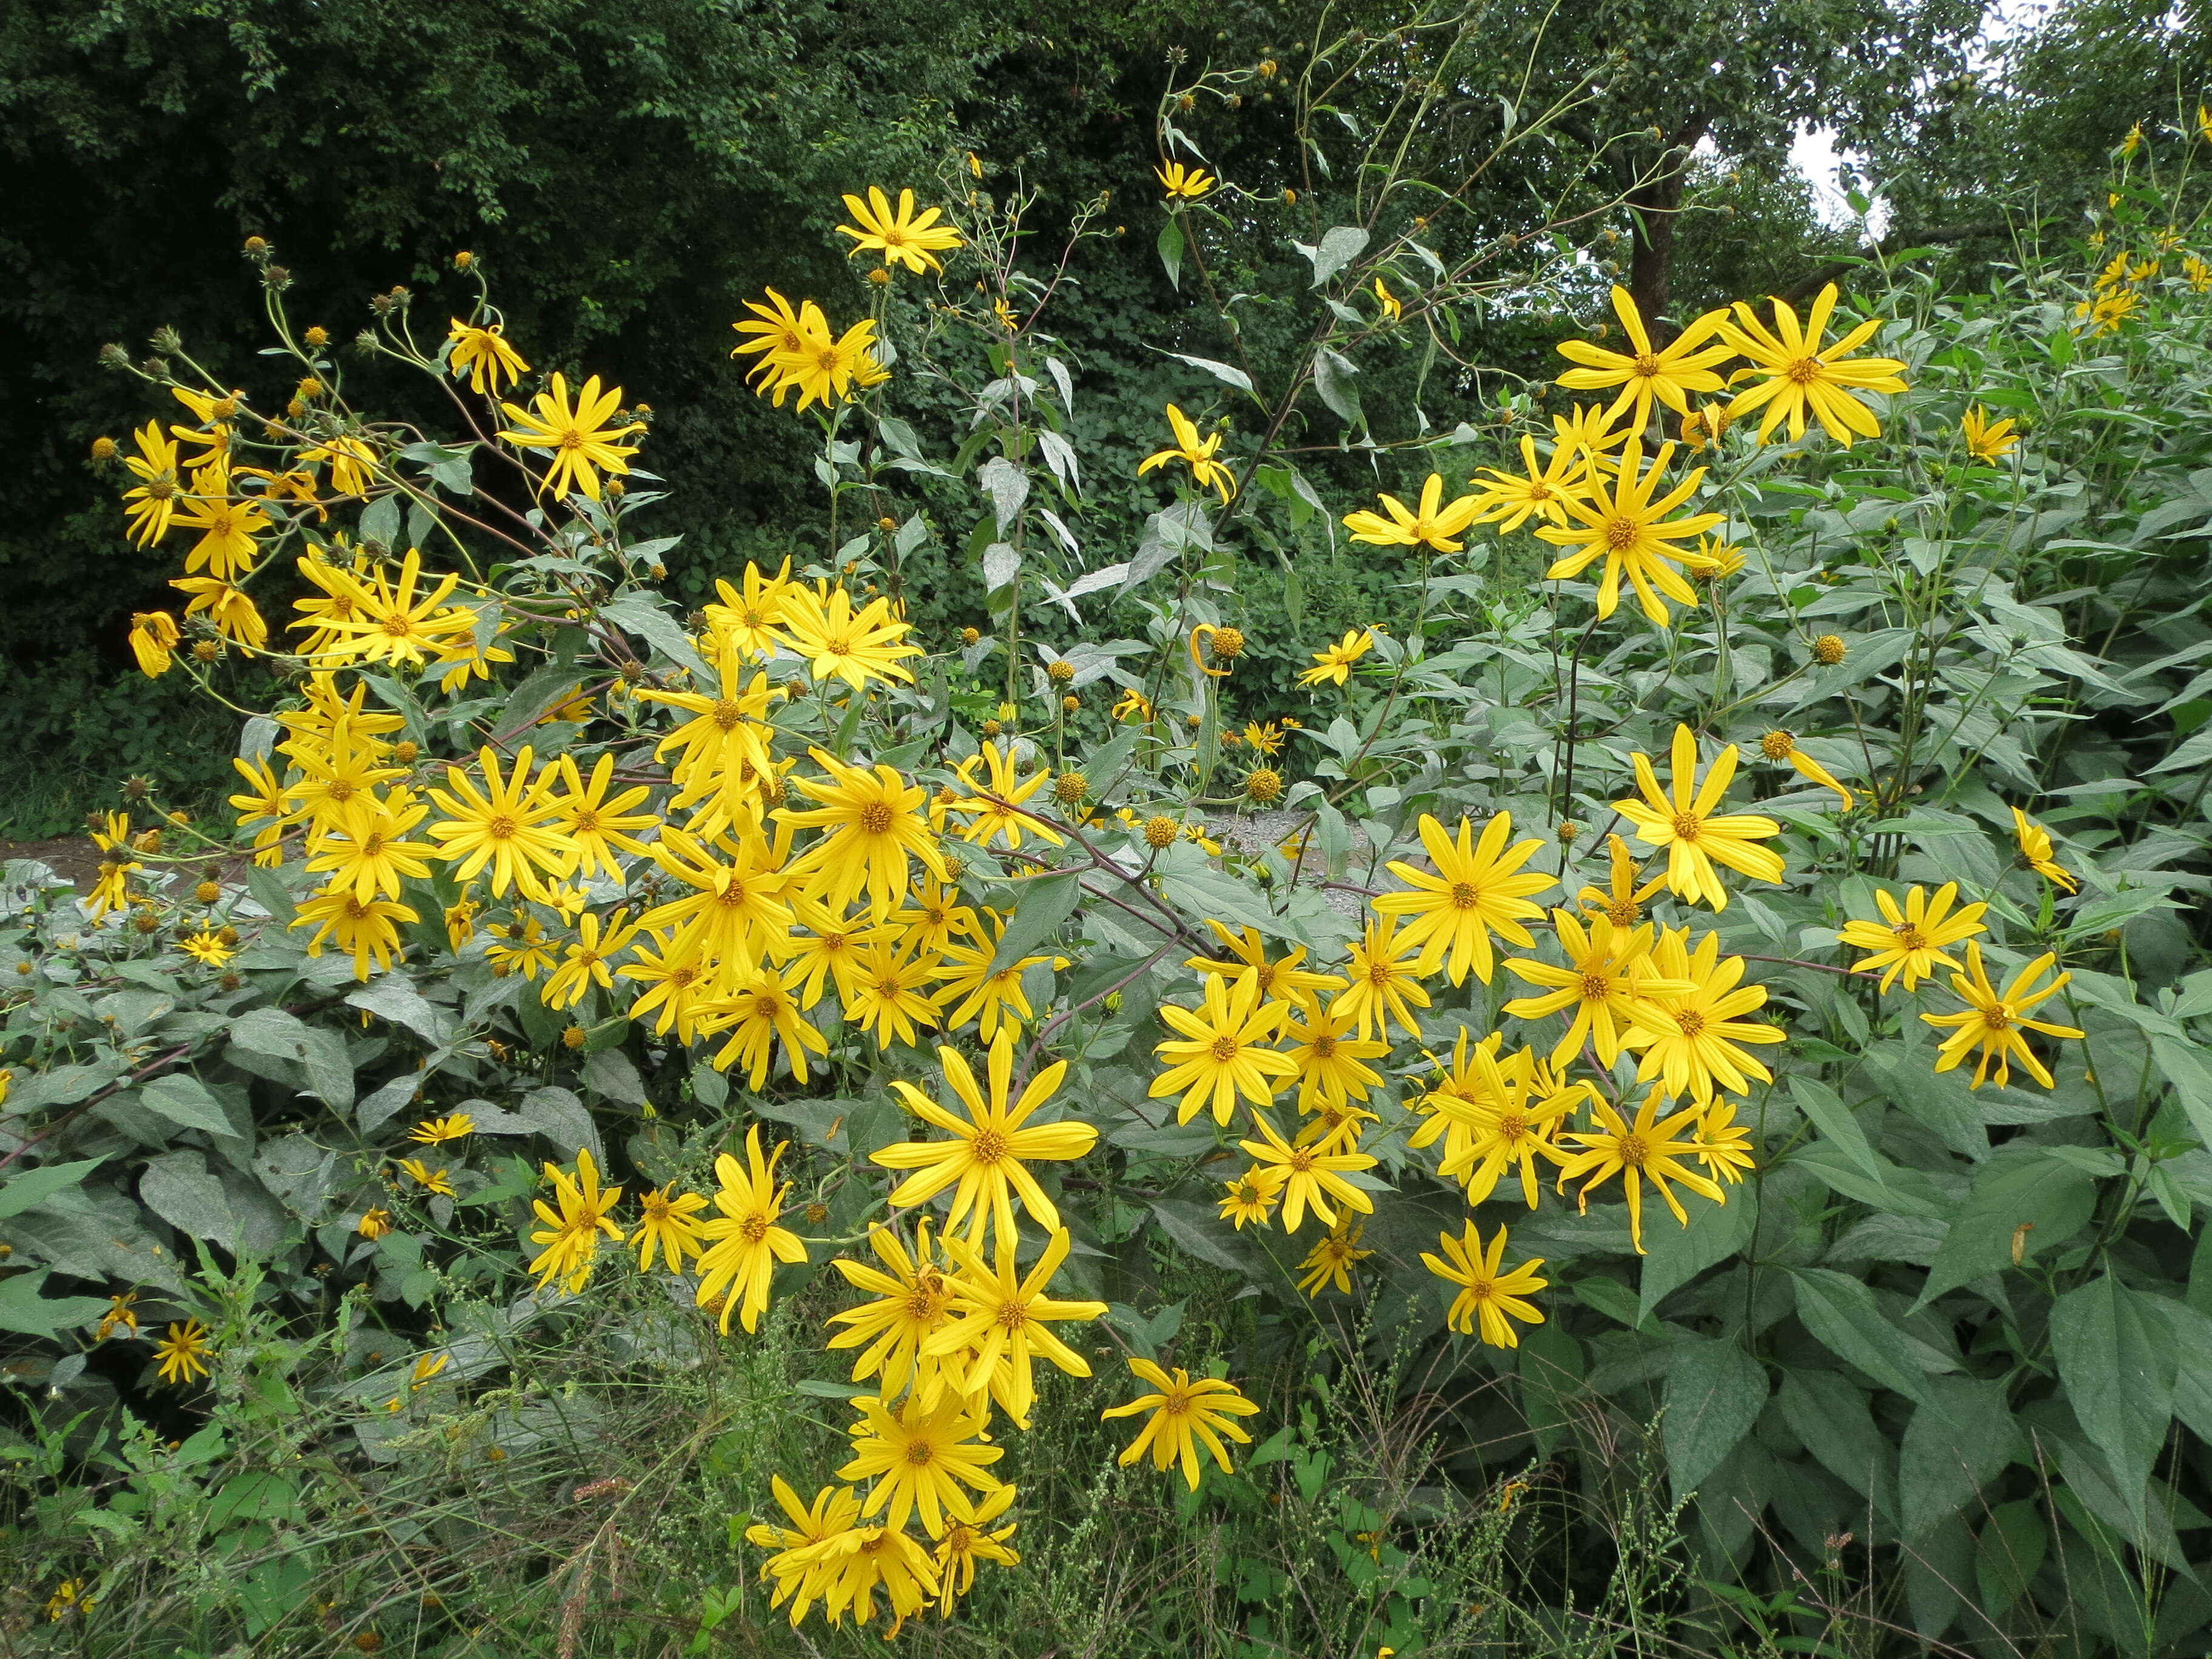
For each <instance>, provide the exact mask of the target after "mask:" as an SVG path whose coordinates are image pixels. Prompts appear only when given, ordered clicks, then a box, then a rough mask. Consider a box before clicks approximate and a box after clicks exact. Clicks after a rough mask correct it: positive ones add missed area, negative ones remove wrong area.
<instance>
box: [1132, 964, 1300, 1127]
mask: <svg viewBox="0 0 2212 1659" xmlns="http://www.w3.org/2000/svg"><path fill="white" fill-rule="evenodd" d="M1288 1012H1290V1010H1289V1008H1288V1006H1286V1005H1285V1004H1283V1003H1279V1002H1265V1001H1262V1000H1261V996H1260V975H1259V974H1258V973H1257V972H1256V971H1255V970H1254V969H1249V968H1248V969H1245V970H1244V971H1243V972H1242V973H1240V974H1238V975H1237V980H1236V984H1235V986H1234V987H1231V985H1230V983H1229V981H1228V979H1227V977H1226V976H1225V975H1212V976H1209V977H1208V978H1207V980H1206V992H1205V996H1204V999H1203V1000H1201V1001H1200V1004H1199V1006H1197V1007H1196V1008H1184V1007H1180V1006H1176V1004H1174V1003H1167V1004H1164V1005H1163V1006H1162V1007H1161V1009H1160V1018H1162V1019H1164V1020H1165V1021H1166V1022H1167V1023H1168V1024H1169V1025H1170V1027H1172V1028H1173V1029H1174V1030H1177V1031H1180V1032H1181V1033H1182V1037H1180V1038H1176V1037H1170V1038H1168V1039H1166V1040H1165V1041H1164V1042H1160V1043H1158V1044H1156V1045H1155V1046H1154V1048H1153V1049H1152V1052H1153V1053H1154V1054H1157V1055H1158V1056H1159V1058H1160V1059H1161V1060H1163V1061H1164V1062H1165V1063H1166V1066H1167V1069H1166V1070H1164V1071H1163V1072H1162V1073H1160V1074H1159V1075H1158V1077H1156V1078H1154V1079H1152V1087H1151V1089H1150V1091H1148V1092H1149V1093H1150V1094H1151V1096H1152V1098H1154V1099H1156V1100H1157V1099H1158V1098H1159V1097H1162V1096H1164V1095H1173V1094H1180V1095H1182V1101H1181V1102H1180V1103H1178V1105H1177V1107H1176V1121H1177V1122H1180V1123H1188V1122H1189V1121H1191V1119H1192V1118H1194V1117H1195V1116H1197V1115H1198V1113H1199V1109H1200V1108H1201V1107H1210V1108H1211V1109H1212V1113H1213V1121H1215V1122H1217V1123H1221V1124H1226V1123H1227V1122H1228V1121H1229V1119H1230V1115H1231V1113H1233V1112H1234V1111H1235V1110H1236V1109H1237V1100H1238V1099H1239V1097H1242V1098H1243V1099H1244V1100H1247V1101H1249V1102H1250V1103H1252V1104H1253V1105H1254V1106H1255V1107H1259V1106H1265V1105H1267V1104H1270V1103H1273V1100H1274V1098H1275V1091H1277V1090H1278V1089H1279V1088H1281V1087H1282V1086H1283V1084H1284V1083H1285V1081H1287V1080H1288V1079H1290V1078H1291V1076H1293V1075H1294V1074H1295V1073H1296V1072H1297V1066H1296V1065H1295V1063H1294V1062H1293V1061H1292V1060H1291V1058H1290V1056H1288V1055H1287V1054H1278V1053H1276V1052H1275V1051H1274V1050H1273V1049H1272V1048H1267V1047H1265V1046H1264V1045H1265V1044H1267V1042H1269V1041H1270V1040H1271V1039H1273V1036H1274V1035H1275V1032H1276V1030H1278V1029H1279V1027H1280V1025H1281V1024H1282V1022H1283V1018H1284V1017H1285V1015H1286V1014H1287V1013H1288Z"/></svg>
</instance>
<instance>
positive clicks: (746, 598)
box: [704, 290, 801, 657]
mask: <svg viewBox="0 0 2212 1659" xmlns="http://www.w3.org/2000/svg"><path fill="white" fill-rule="evenodd" d="M771 292H773V290H771ZM738 326H739V327H740V328H742V327H744V325H743V324H742V323H740V324H739V325H738ZM800 586H801V584H799V583H797V582H794V581H793V580H791V559H790V556H788V555H786V556H785V557H784V561H783V567H782V568H781V569H780V570H778V571H777V572H776V573H775V574H774V575H773V576H769V575H765V574H763V573H762V570H761V568H760V566H759V565H757V564H755V563H753V562H750V561H748V562H747V563H746V565H745V585H744V592H739V591H738V589H737V588H735V587H733V586H731V585H730V582H729V580H728V579H727V578H726V577H720V576H718V577H716V578H715V579H714V591H715V592H717V593H718V594H720V596H721V603H720V604H719V605H708V606H707V607H706V610H705V612H704V614H705V616H706V618H707V626H708V628H710V629H713V630H714V632H715V633H716V634H719V635H723V636H725V637H726V638H728V639H732V640H734V641H737V644H738V649H740V650H742V651H744V652H746V653H750V655H753V656H757V657H765V656H767V655H769V653H772V652H774V651H775V650H776V649H777V648H778V647H781V646H782V645H783V644H784V643H785V641H784V636H783V633H782V628H783V620H784V615H785V612H786V611H787V609H788V608H789V606H790V605H791V602H792V600H793V599H794V598H795V597H796V596H797V595H798V593H799V588H800Z"/></svg>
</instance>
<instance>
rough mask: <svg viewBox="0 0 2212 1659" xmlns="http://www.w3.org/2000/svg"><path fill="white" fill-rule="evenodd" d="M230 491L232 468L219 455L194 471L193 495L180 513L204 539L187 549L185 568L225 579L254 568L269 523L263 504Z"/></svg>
mask: <svg viewBox="0 0 2212 1659" xmlns="http://www.w3.org/2000/svg"><path fill="white" fill-rule="evenodd" d="M229 491H230V477H229V473H228V471H227V470H226V468H225V467H224V465H223V464H222V462H221V461H220V460H217V461H216V463H215V464H214V465H210V466H204V467H201V468H199V469H197V471H194V472H193V474H192V489H191V494H190V495H187V496H185V498H184V501H183V504H182V505H181V506H179V507H178V509H177V513H176V522H177V523H178V524H179V525H180V526H183V527H184V528H185V529H187V530H197V531H198V532H200V538H199V540H197V541H196V542H194V543H193V544H191V548H190V549H189V550H187V551H186V552H185V570H186V571H187V572H192V571H199V570H204V571H206V572H207V574H209V575H210V576H212V577H214V578H215V579H216V580H218V581H225V582H227V581H230V580H234V578H238V577H242V576H245V575H246V574H249V573H250V572H251V571H252V568H253V562H254V560H255V559H256V558H257V557H258V556H259V553H260V543H259V542H258V541H257V540H256V539H255V538H257V537H258V536H259V535H260V533H261V532H263V531H264V530H266V529H268V528H269V527H270V518H269V515H268V514H267V513H264V512H263V511H262V510H261V507H260V506H259V505H258V503H256V502H254V501H247V500H245V499H243V498H234V497H232V496H231V495H230V493H229Z"/></svg>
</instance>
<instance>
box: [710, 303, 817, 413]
mask: <svg viewBox="0 0 2212 1659" xmlns="http://www.w3.org/2000/svg"><path fill="white" fill-rule="evenodd" d="M767 295H768V301H769V302H768V304H766V305H762V304H761V303H760V302H759V301H755V300H747V301H745V302H744V307H745V309H746V310H747V311H750V312H751V313H753V314H752V316H751V317H750V318H747V319H743V320H740V321H738V322H734V323H732V324H731V325H730V326H731V327H732V328H733V329H735V330H736V331H738V333H740V334H744V335H748V336H750V338H747V339H743V340H740V341H738V343H737V344H736V345H734V346H732V347H731V348H730V356H732V357H735V356H740V355H742V354H749V353H759V354H760V361H759V362H757V363H754V364H753V365H752V366H751V367H750V368H747V369H746V370H745V379H746V380H749V381H755V382H757V383H758V384H757V386H756V388H755V389H756V390H757V392H759V393H760V395H761V396H763V397H767V396H769V394H770V393H774V394H775V406H776V407H777V408H778V409H781V408H782V407H783V394H784V393H785V392H788V391H789V390H791V386H792V382H791V379H790V377H789V375H788V374H787V372H786V369H785V365H786V364H787V363H788V362H791V361H793V360H794V359H796V358H798V357H799V356H801V355H802V354H803V353H804V352H805V350H806V349H807V347H808V345H809V343H811V342H812V341H815V340H817V339H822V338H826V337H828V335H829V323H828V322H827V320H825V319H823V315H822V308H821V307H819V306H817V305H816V304H815V303H814V301H811V300H805V301H800V303H799V309H798V310H797V311H793V309H792V308H791V302H790V301H788V300H787V299H785V298H784V297H783V295H781V294H779V293H777V292H776V291H775V289H768V290H767Z"/></svg>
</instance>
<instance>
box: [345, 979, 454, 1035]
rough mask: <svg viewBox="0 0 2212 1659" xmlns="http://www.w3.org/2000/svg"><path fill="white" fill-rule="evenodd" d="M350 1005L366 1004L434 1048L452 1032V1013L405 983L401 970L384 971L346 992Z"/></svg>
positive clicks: (380, 1016)
mask: <svg viewBox="0 0 2212 1659" xmlns="http://www.w3.org/2000/svg"><path fill="white" fill-rule="evenodd" d="M346 1006H348V1007H349V1008H366V1009H367V1010H368V1012H370V1013H372V1014H374V1015H375V1016H376V1017H377V1018H380V1019H386V1020H389V1021H391V1022H392V1024H394V1025H404V1027H406V1028H407V1030H410V1031H412V1032H414V1034H415V1035H416V1036H418V1037H421V1038H422V1041H423V1042H427V1043H428V1044H429V1045H430V1046H431V1047H432V1048H443V1047H444V1046H445V1045H446V1042H447V1040H448V1039H449V1038H451V1037H452V1036H453V1012H452V1011H451V1010H450V1009H446V1008H441V1007H440V1006H438V1005H437V1004H435V1002H432V1001H430V1000H428V998H427V997H425V996H424V995H423V994H422V993H421V992H420V991H418V990H416V988H415V987H413V986H412V985H410V983H408V981H407V978H406V976H405V975H403V974H384V975H380V976H379V977H377V978H376V979H374V980H371V981H369V982H368V984H367V985H364V986H362V987H361V989H359V990H358V991H351V992H349V993H347V994H346Z"/></svg>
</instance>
